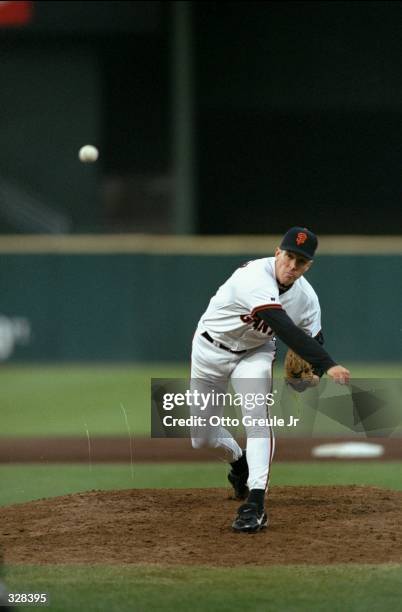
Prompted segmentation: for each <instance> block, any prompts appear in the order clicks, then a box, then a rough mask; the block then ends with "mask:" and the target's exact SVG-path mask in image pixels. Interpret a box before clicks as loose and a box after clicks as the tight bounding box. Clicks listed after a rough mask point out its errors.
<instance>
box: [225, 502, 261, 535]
mask: <svg viewBox="0 0 402 612" xmlns="http://www.w3.org/2000/svg"><path fill="white" fill-rule="evenodd" d="M267 525H268V516H267V514H266V512H265V510H264V509H263V510H262V512H259V511H258V506H257V504H255V503H254V502H247V503H246V504H243V505H242V506H240V508H239V509H238V511H237V517H236V518H235V520H234V521H233V523H232V529H233V531H237V532H239V533H240V532H244V533H256V532H257V531H260V529H264V527H266V526H267Z"/></svg>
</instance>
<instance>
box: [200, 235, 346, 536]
mask: <svg viewBox="0 0 402 612" xmlns="http://www.w3.org/2000/svg"><path fill="white" fill-rule="evenodd" d="M317 244H318V242H317V237H316V236H315V235H314V234H313V232H311V231H310V230H308V229H306V228H303V227H292V228H291V229H289V230H288V231H287V232H286V234H285V235H284V237H283V239H282V241H281V243H280V246H279V247H277V248H276V250H275V255H274V257H268V258H263V259H256V260H254V261H250V262H248V263H247V264H245V265H244V266H242V267H240V268H238V269H237V270H236V271H235V272H234V273H233V274H232V276H231V277H230V278H229V279H228V280H227V281H226V282H225V283H224V284H223V285H222V286H221V287H220V288H219V289H218V291H217V292H216V294H215V295H214V297H213V298H212V299H211V301H210V303H209V305H208V308H207V310H206V311H205V312H204V314H203V315H202V316H201V319H200V321H199V323H198V326H197V330H196V332H195V334H194V339H193V346H192V355H191V385H192V388H193V389H201V390H202V391H204V392H205V391H206V390H208V389H209V390H213V391H214V392H215V395H216V392H217V391H221V392H222V394H224V393H225V392H226V391H227V389H228V385H229V381H231V383H232V386H233V389H234V391H235V393H236V394H241V397H244V396H245V394H246V393H248V394H249V393H250V392H252V393H253V396H254V397H259V398H260V397H267V395H268V394H269V393H270V392H271V391H272V366H273V362H274V360H275V353H276V346H275V338H276V337H278V338H280V339H281V340H282V341H283V342H284V343H285V344H286V345H287V346H288V347H289V349H291V350H292V351H294V353H296V355H297V359H298V360H299V365H298V364H297V359H296V366H295V367H296V369H298V368H299V366H300V368H299V369H300V376H301V374H302V373H303V376H302V379H303V380H302V381H300V377H299V372H295V373H294V376H292V377H291V378H292V380H290V382H291V384H295V385H296V388H297V386H298V385H300V384H301V385H302V386H301V388H300V387H299V389H298V390H299V391H300V390H303V389H305V388H306V387H308V386H314V385H316V384H317V383H318V382H319V379H320V377H321V376H322V375H323V374H324V373H326V374H327V375H328V376H330V377H331V378H332V380H334V381H335V382H337V383H340V384H347V383H348V382H349V376H350V373H349V371H348V370H347V369H346V368H344V367H343V366H341V365H337V364H336V362H335V361H334V360H333V359H332V358H331V357H330V355H329V354H328V353H327V352H326V351H325V349H324V348H323V346H322V345H323V334H322V331H321V311H320V304H319V301H318V297H317V295H316V293H315V291H314V289H313V288H312V286H311V285H310V283H309V282H308V281H307V280H306V279H305V278H304V277H303V275H304V274H305V273H306V272H307V271H308V270H309V268H310V267H311V265H312V263H313V257H314V253H315V251H316V248H317ZM291 361H292V363H293V362H294V361H295V360H294V355H293V354H292V359H291ZM300 364H301V365H300ZM308 369H310V371H309V372H307V374H306V370H308ZM288 375H289V374H288ZM212 396H213V394H211V397H212ZM241 408H242V413H243V416H245V415H246V414H248V415H250V414H251V415H252V417H253V418H252V419H248V420H247V421H246V422H247V425H245V430H246V436H247V446H246V449H245V450H242V449H241V448H240V446H239V444H238V443H237V442H236V440H235V439H234V438H233V436H232V435H231V434H230V432H229V431H228V430H227V429H225V428H224V427H222V426H218V427H217V426H211V427H194V428H192V432H191V436H192V446H193V448H201V447H206V446H208V447H212V448H221V449H223V450H224V451H225V455H226V457H227V458H228V460H229V462H230V465H231V470H230V472H229V474H228V479H229V482H230V483H231V485H232V486H233V489H234V494H235V498H236V499H239V500H246V501H245V503H244V504H242V505H241V506H240V507H239V509H238V512H237V516H236V518H235V520H234V522H233V524H232V528H233V530H234V531H237V532H257V531H260V530H261V529H262V528H264V527H266V526H267V523H268V518H267V514H266V511H265V497H266V493H267V490H268V482H269V473H270V466H271V462H272V457H273V454H274V446H275V442H274V434H273V430H272V427H271V426H270V424H269V419H267V414H268V416H269V413H268V406H267V405H266V404H265V403H261V402H255V405H253V406H252V410H250V406H249V405H248V406H247V407H246V406H242V407H241ZM223 410H224V406H223V405H222V406H219V405H216V403H212V402H211V404H210V405H208V406H207V407H206V412H205V415H204V416H205V417H206V422H208V417H210V416H212V415H217V416H222V415H223Z"/></svg>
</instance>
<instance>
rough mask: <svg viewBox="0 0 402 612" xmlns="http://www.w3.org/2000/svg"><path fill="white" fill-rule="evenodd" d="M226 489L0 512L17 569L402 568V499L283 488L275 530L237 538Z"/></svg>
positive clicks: (65, 501) (73, 500)
mask: <svg viewBox="0 0 402 612" xmlns="http://www.w3.org/2000/svg"><path fill="white" fill-rule="evenodd" d="M238 505H239V504H238V502H236V501H234V500H233V499H229V498H228V490H227V489H182V490H178V489H141V490H140V489H132V490H124V491H91V492H88V493H78V494H75V495H67V496H64V497H57V498H52V499H44V500H39V501H34V502H30V503H25V504H17V505H14V506H8V507H5V508H0V544H1V546H2V549H3V552H4V558H5V561H6V562H8V563H29V564H35V563H55V564H58V563H139V564H143V563H163V564H168V565H173V564H180V565H215V566H223V565H226V566H233V565H244V564H252V565H270V564H288V563H309V564H312V563H315V564H322V563H356V562H358V563H382V562H398V563H400V562H402V492H399V491H388V490H384V489H377V488H372V487H356V486H353V487H274V488H273V489H272V491H271V493H270V496H269V504H268V505H267V508H268V511H269V515H270V527H269V528H268V529H266V530H265V531H262V532H260V533H257V534H237V533H233V532H232V531H231V528H230V526H231V523H232V520H233V518H234V515H235V513H236V509H237V507H238Z"/></svg>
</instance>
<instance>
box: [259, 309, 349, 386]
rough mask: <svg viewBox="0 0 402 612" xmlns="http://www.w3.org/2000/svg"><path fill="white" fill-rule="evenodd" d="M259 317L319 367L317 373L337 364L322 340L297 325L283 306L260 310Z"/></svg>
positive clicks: (290, 346)
mask: <svg viewBox="0 0 402 612" xmlns="http://www.w3.org/2000/svg"><path fill="white" fill-rule="evenodd" d="M257 316H258V317H260V319H263V320H264V321H265V322H266V323H268V325H269V326H270V327H271V329H273V330H274V332H275V334H276V335H277V336H278V338H280V340H282V341H283V342H284V343H285V344H287V346H288V347H289V348H291V349H292V350H293V351H294V352H295V353H297V354H298V355H300V357H302V359H305V360H306V361H308V363H310V364H311V365H312V366H313V368H317V373H318V375H319V372H320V371H321V370H322V371H323V372H327V370H329V368H332V367H333V366H335V365H337V364H336V363H335V361H334V360H333V359H332V358H331V357H330V355H329V354H328V353H327V351H326V350H325V349H324V348H323V347H322V346H321V343H320V340H318V342H317V340H316V339H315V338H312V337H311V336H309V335H307V334H306V333H305V332H304V331H303V330H302V329H300V328H299V327H297V325H295V324H294V323H293V321H292V319H291V318H290V317H289V316H288V315H287V314H286V312H285V311H284V310H283V309H282V308H267V309H266V310H260V311H259V312H258V315H257ZM317 339H318V338H317Z"/></svg>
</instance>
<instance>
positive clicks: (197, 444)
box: [191, 336, 242, 462]
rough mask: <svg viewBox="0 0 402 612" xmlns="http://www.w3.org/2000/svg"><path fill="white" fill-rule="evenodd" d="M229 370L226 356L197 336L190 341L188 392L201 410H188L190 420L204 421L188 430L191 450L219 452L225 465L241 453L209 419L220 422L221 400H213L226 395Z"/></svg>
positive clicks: (229, 364)
mask: <svg viewBox="0 0 402 612" xmlns="http://www.w3.org/2000/svg"><path fill="white" fill-rule="evenodd" d="M232 369H233V367H232V364H231V360H230V355H229V357H228V356H227V355H226V354H225V352H224V351H222V349H219V348H217V347H215V346H214V345H212V344H210V343H209V342H208V341H207V340H205V339H204V338H202V337H200V336H198V337H197V336H195V337H194V340H193V351H192V358H191V391H192V393H193V395H194V392H198V397H199V398H200V400H201V403H202V409H201V408H200V407H199V406H198V407H197V406H192V407H191V414H192V415H193V416H201V417H202V418H203V419H205V425H202V426H195V427H193V428H191V443H192V446H193V448H205V447H209V448H220V449H222V451H223V456H222V458H224V459H225V460H227V461H230V462H232V461H236V460H237V459H239V458H240V457H241V455H242V450H241V448H240V446H239V445H238V443H237V442H236V440H235V439H234V438H233V436H232V434H231V433H230V432H229V431H228V430H227V429H225V428H224V427H222V426H221V425H211V424H210V423H209V420H210V418H211V417H212V416H217V417H219V418H221V417H222V416H223V412H224V408H225V405H224V399H220V400H219V401H218V400H217V399H216V398H217V394H222V395H223V396H224V394H226V393H227V388H228V381H229V377H230V372H231V370H232Z"/></svg>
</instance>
